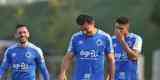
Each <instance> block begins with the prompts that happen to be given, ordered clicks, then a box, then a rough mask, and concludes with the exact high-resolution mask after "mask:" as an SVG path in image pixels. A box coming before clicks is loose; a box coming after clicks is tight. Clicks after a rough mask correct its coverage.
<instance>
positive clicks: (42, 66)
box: [36, 49, 50, 80]
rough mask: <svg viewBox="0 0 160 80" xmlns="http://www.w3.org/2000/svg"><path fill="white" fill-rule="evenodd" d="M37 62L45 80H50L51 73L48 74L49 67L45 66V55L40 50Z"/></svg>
mask: <svg viewBox="0 0 160 80" xmlns="http://www.w3.org/2000/svg"><path fill="white" fill-rule="evenodd" d="M36 62H37V65H38V68H39V70H40V72H41V74H42V77H43V80H50V78H49V72H48V69H47V66H46V64H45V60H44V56H43V53H42V51H41V50H40V49H39V50H38V55H37V59H36Z"/></svg>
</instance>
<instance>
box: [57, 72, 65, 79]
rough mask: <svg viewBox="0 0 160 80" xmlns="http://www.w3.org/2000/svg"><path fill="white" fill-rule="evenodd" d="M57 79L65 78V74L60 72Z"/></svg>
mask: <svg viewBox="0 0 160 80" xmlns="http://www.w3.org/2000/svg"><path fill="white" fill-rule="evenodd" d="M58 80H67V78H66V75H65V74H64V73H61V74H60V75H59V76H58Z"/></svg>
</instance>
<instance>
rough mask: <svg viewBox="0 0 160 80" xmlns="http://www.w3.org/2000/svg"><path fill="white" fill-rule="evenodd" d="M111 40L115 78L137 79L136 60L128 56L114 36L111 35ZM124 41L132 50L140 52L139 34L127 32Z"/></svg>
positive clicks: (140, 40) (124, 79)
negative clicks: (114, 61) (114, 62)
mask: <svg viewBox="0 0 160 80" xmlns="http://www.w3.org/2000/svg"><path fill="white" fill-rule="evenodd" d="M112 41H113V47H114V53H115V60H116V72H115V80H138V75H137V74H138V73H137V61H135V60H131V59H129V58H128V56H127V53H126V51H124V49H123V47H122V46H121V44H120V43H119V42H118V40H117V38H116V36H113V37H112ZM125 41H126V43H127V44H128V46H129V47H130V48H131V49H132V50H136V51H138V52H139V53H141V50H142V38H141V37H140V36H139V35H136V34H134V33H129V34H128V36H127V37H126V38H125Z"/></svg>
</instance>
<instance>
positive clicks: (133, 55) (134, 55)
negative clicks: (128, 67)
mask: <svg viewBox="0 0 160 80" xmlns="http://www.w3.org/2000/svg"><path fill="white" fill-rule="evenodd" d="M121 44H122V46H123V48H124V50H125V51H126V52H127V55H128V57H129V58H130V59H132V60H137V59H138V57H139V56H140V51H139V50H137V49H133V48H130V47H129V46H128V44H127V43H126V42H125V41H122V42H121ZM138 44H140V43H138Z"/></svg>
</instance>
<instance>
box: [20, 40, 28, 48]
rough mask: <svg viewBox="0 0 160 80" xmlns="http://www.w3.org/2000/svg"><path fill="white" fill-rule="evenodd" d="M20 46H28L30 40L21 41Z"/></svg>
mask: <svg viewBox="0 0 160 80" xmlns="http://www.w3.org/2000/svg"><path fill="white" fill-rule="evenodd" d="M19 46H20V47H27V46H28V41H26V42H24V43H19Z"/></svg>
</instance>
